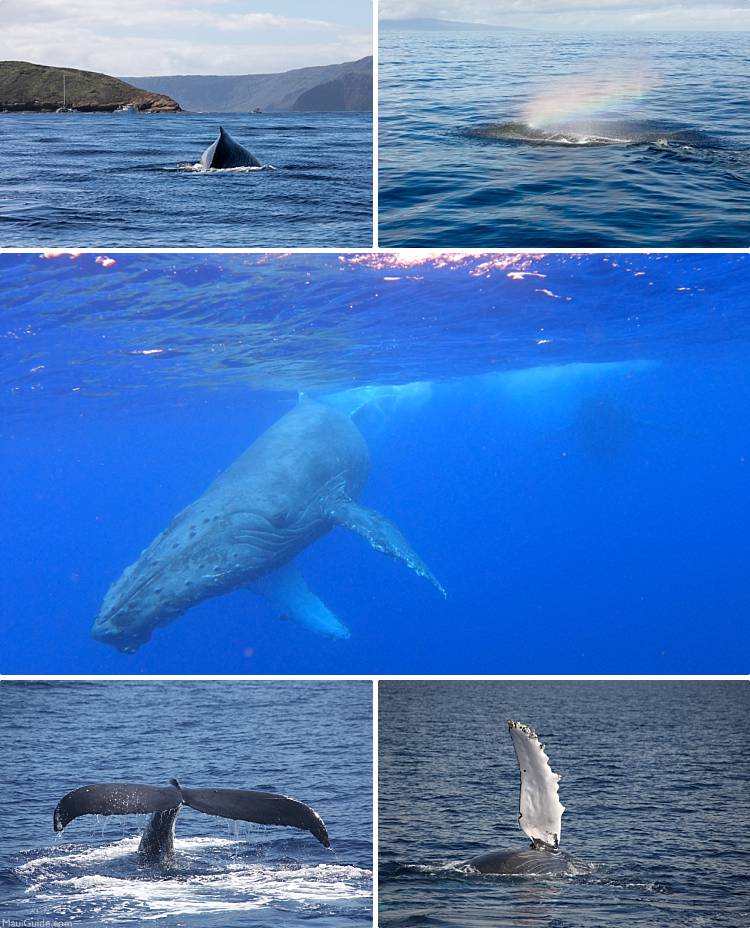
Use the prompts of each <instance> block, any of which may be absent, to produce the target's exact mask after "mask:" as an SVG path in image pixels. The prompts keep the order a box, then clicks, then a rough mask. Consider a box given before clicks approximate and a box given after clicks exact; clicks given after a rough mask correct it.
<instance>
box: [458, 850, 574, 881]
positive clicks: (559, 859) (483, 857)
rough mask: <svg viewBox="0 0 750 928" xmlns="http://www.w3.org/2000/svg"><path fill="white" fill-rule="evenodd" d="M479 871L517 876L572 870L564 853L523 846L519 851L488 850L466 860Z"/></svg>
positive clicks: (559, 874) (555, 873)
mask: <svg viewBox="0 0 750 928" xmlns="http://www.w3.org/2000/svg"><path fill="white" fill-rule="evenodd" d="M467 864H468V866H470V867H473V869H475V870H478V871H479V873H498V874H508V875H514V874H515V875H518V876H524V875H529V876H556V875H558V876H564V875H566V874H570V873H572V872H574V868H573V863H572V861H571V859H570V858H569V857H567V856H566V855H565V854H561V853H560V852H556V851H543V850H537V849H536V848H524V849H523V850H520V851H488V852H487V853H486V854H480V855H479V856H478V857H473V858H472V859H471V860H469V861H467Z"/></svg>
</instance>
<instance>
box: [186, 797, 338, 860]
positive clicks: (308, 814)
mask: <svg viewBox="0 0 750 928" xmlns="http://www.w3.org/2000/svg"><path fill="white" fill-rule="evenodd" d="M182 795H183V798H184V800H185V805H186V806H190V808H191V809H196V810H197V811H198V812H205V813H207V814H208V815H220V816H221V817H222V818H231V819H234V820H236V821H243V822H255V824H257V825H289V826H291V827H292V828H300V829H302V830H303V831H309V832H310V834H311V835H313V836H314V837H316V838H317V839H318V841H320V843H321V844H322V845H323V847H330V846H331V842H330V841H329V839H328V832H327V830H326V826H325V825H324V824H323V819H322V818H321V817H320V816H319V815H318V813H317V812H316V811H315V809H313V808H311V807H310V806H308V805H305V803H304V802H300V801H299V800H298V799H291V798H290V797H289V796H281V795H279V794H278V793H264V792H259V791H257V790H247V789H211V788H208V789H183V790H182Z"/></svg>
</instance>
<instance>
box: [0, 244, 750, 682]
mask: <svg viewBox="0 0 750 928" xmlns="http://www.w3.org/2000/svg"><path fill="white" fill-rule="evenodd" d="M749 268H750V258H749V257H748V256H747V255H740V254H736V255H720V254H714V255H670V256H662V255H643V254H634V255H612V256H608V255H591V256H580V255H579V256H576V255H573V256H569V255H549V256H546V257H544V256H543V257H534V256H528V255H522V256H513V255H488V256H465V257H461V256H453V257H450V256H448V257H432V258H428V259H426V260H425V259H424V257H423V256H422V255H409V254H405V255H401V256H399V255H388V254H364V255H357V254H352V255H336V254H307V255H305V254H302V255H299V254H296V255H283V254H279V255H234V256H233V255H220V256H212V255H145V256H144V255H119V256H118V257H117V260H116V263H115V264H114V265H111V266H105V265H104V264H101V263H99V264H97V257H96V256H95V255H85V256H81V257H79V258H78V259H76V260H71V259H70V258H68V257H61V258H57V259H54V260H42V259H41V258H39V257H37V256H34V255H23V256H5V257H3V258H2V259H1V260H0V281H1V282H2V284H1V285H2V289H3V293H4V297H3V299H4V303H5V312H4V315H3V332H2V333H1V335H0V344H1V346H2V362H1V363H0V372H1V373H2V392H1V393H0V412H1V414H2V415H1V417H0V454H2V460H3V489H4V492H3V494H2V495H1V496H0V547H1V548H2V550H3V552H4V556H3V558H2V559H0V600H1V601H2V612H3V616H4V619H5V621H3V623H2V629H1V631H0V636H1V638H0V651H1V652H2V654H3V669H4V670H5V671H6V672H15V673H61V672H71V673H72V672H76V673H100V672H107V673H140V672H146V673H167V672H169V673H172V672H174V673H177V672H180V673H226V672H234V673H342V672H344V673H364V674H367V673H493V674H494V673H531V674H534V673H553V674H560V673H682V674H684V673H719V672H721V673H744V672H746V671H747V667H748V658H749V657H750V636H749V634H748V625H747V616H748V614H749V613H750V590H749V589H748V583H747V570H748V546H747V522H748V514H750V481H749V480H748V468H749V467H750V430H749V429H748V408H750V381H749V380H748V376H747V370H748V358H749V357H750V319H749V318H748V314H747V280H748V269H749ZM300 391H301V392H304V393H305V394H307V395H308V396H312V397H318V398H328V401H330V402H336V403H338V404H339V405H341V406H343V407H344V408H346V409H347V410H355V409H356V408H357V407H359V412H358V413H357V414H356V419H355V421H356V425H357V427H358V428H359V429H360V430H361V432H362V434H363V436H364V438H365V441H366V442H367V445H368V447H369V451H370V474H369V480H368V483H367V485H366V487H365V489H364V491H363V493H362V496H361V500H362V502H363V503H364V504H365V505H366V506H368V507H372V508H375V509H377V510H379V511H381V512H382V513H384V514H385V515H386V516H387V517H388V518H389V519H390V520H392V521H393V522H395V523H396V524H397V525H398V526H399V527H400V529H401V531H402V532H403V533H404V534H405V536H406V537H407V538H408V539H409V541H410V542H411V544H412V546H413V547H414V548H415V549H416V551H417V552H418V553H419V554H420V555H421V557H422V558H423V559H424V561H425V562H426V563H427V564H428V565H429V567H430V568H431V569H432V571H433V573H434V574H435V575H436V576H437V577H438V579H439V580H440V581H441V583H442V585H443V586H444V587H445V589H446V591H447V599H443V598H442V597H441V596H440V595H439V594H438V593H437V592H436V591H435V590H434V589H433V588H432V587H431V586H430V585H429V584H428V583H426V582H425V581H424V580H422V579H421V578H419V577H418V576H416V575H415V574H414V573H413V572H411V571H409V570H407V569H406V568H405V567H404V566H403V565H402V564H399V563H397V562H395V561H393V560H391V559H389V558H386V557H383V556H382V555H381V554H378V553H377V552H376V551H373V550H372V549H371V548H370V547H369V545H367V544H366V542H365V541H363V539H361V538H359V537H357V536H355V535H353V534H352V533H351V532H348V531H345V530H344V529H341V528H335V529H333V530H332V531H331V532H330V533H329V534H327V535H325V536H324V537H323V538H321V539H320V540H319V541H317V542H315V544H313V545H312V546H310V547H309V548H308V549H307V550H305V551H304V552H302V554H301V555H300V556H299V558H298V566H299V568H300V570H301V571H302V573H303V574H304V576H305V577H306V579H307V582H308V584H309V585H310V587H311V588H312V589H313V590H314V591H315V593H316V594H317V595H318V596H319V597H320V598H321V599H322V600H323V601H324V602H325V603H327V605H328V606H329V608H330V609H331V610H333V611H334V612H335V613H336V614H337V616H338V617H339V618H340V620H341V621H343V622H344V623H345V624H346V625H348V626H349V628H350V630H351V637H350V638H349V639H347V640H338V641H331V640H328V639H326V638H322V637H320V636H317V635H314V634H312V633H310V632H309V631H307V630H306V629H304V628H302V627H300V626H298V625H296V624H295V623H293V622H288V621H287V622H282V621H279V617H278V612H276V611H274V609H273V608H272V607H271V606H270V605H269V603H268V602H267V601H266V600H264V599H262V598H261V597H259V596H257V595H255V594H253V593H252V592H250V591H249V590H237V591H236V592H233V593H231V594H230V595H227V596H222V597H220V598H215V599H210V600H207V601H205V602H203V603H202V604H200V605H198V606H196V607H195V608H193V609H191V610H190V611H188V612H187V613H186V614H184V615H183V616H182V617H180V618H178V619H176V620H175V621H174V622H172V623H171V624H169V625H167V626H165V627H163V628H160V629H158V630H157V631H156V632H155V633H154V636H153V638H152V640H151V641H150V642H149V643H148V644H146V645H144V646H143V647H142V648H141V649H140V650H139V651H137V653H136V654H134V655H124V654H121V653H119V652H116V651H115V650H113V649H112V648H111V647H109V646H107V645H104V644H101V643H99V642H97V641H94V640H93V639H91V637H90V629H91V625H92V622H93V620H94V617H95V615H96V614H97V611H98V610H99V607H100V605H101V602H102V599H103V597H104V595H105V593H106V591H107V589H108V587H109V585H110V584H111V583H112V582H114V581H115V580H116V579H117V578H118V577H119V576H120V574H121V573H122V571H123V570H124V569H125V568H126V567H127V566H128V565H129V564H131V563H132V562H133V561H134V560H135V559H136V558H137V557H138V555H139V553H140V552H141V551H142V550H143V548H144V547H145V546H146V545H147V544H148V543H149V542H150V541H151V540H152V539H153V538H154V537H155V536H156V535H157V534H158V533H159V532H161V531H162V530H163V529H164V528H165V527H166V525H167V524H168V522H169V521H170V520H171V518H172V517H173V516H174V515H175V514H176V513H177V512H178V511H180V510H181V509H182V508H184V507H185V506H186V505H187V504H189V503H190V502H192V501H193V500H194V499H196V498H197V497H198V496H200V495H201V494H202V493H203V491H204V490H205V489H206V487H207V486H208V485H209V483H210V482H211V481H212V480H213V479H214V478H215V477H216V476H217V474H218V473H219V472H221V471H222V470H223V469H225V468H226V467H227V466H228V465H229V464H230V463H231V462H232V461H233V460H235V458H237V457H238V455H240V454H241V453H242V452H243V451H244V450H245V449H246V448H247V447H248V446H249V445H250V444H251V443H252V442H253V441H254V440H255V439H256V438H257V437H258V436H259V435H260V434H261V432H262V431H263V430H264V429H265V428H267V427H268V426H270V425H271V424H272V423H274V422H275V421H276V420H278V419H279V418H280V417H281V416H282V415H284V413H286V412H287V411H289V410H290V409H292V408H293V407H294V405H295V404H296V403H297V399H298V392H300ZM352 391H353V392H352ZM332 394H335V396H334V397H333V398H331V395H332Z"/></svg>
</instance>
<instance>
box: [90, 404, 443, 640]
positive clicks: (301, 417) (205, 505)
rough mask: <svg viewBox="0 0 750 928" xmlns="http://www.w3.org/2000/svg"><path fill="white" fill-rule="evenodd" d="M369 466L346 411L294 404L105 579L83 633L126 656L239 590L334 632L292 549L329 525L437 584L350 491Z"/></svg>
mask: <svg viewBox="0 0 750 928" xmlns="http://www.w3.org/2000/svg"><path fill="white" fill-rule="evenodd" d="M367 471H368V451H367V446H366V444H365V441H364V438H363V437H362V435H361V433H360V432H359V430H358V429H357V427H356V426H355V425H354V423H353V422H352V421H351V419H350V418H349V416H347V415H345V414H344V413H342V412H339V411H338V410H336V409H333V408H331V407H329V406H326V405H323V404H322V403H316V402H312V401H307V400H305V401H303V402H300V403H299V404H298V405H297V406H296V407H295V408H294V409H292V410H291V411H290V412H288V413H287V414H286V415H284V416H282V418H281V419H279V420H278V421H277V422H276V423H274V424H273V425H272V426H271V427H270V428H269V429H267V431H266V432H264V433H263V434H262V435H261V436H260V437H259V438H258V439H257V440H256V441H255V442H254V443H253V444H252V445H251V446H250V447H249V448H248V449H247V451H245V452H244V454H242V455H240V457H239V458H238V459H237V460H236V461H235V462H234V463H233V464H232V465H231V466H230V467H229V468H227V470H225V471H224V472H223V473H222V474H220V475H219V476H218V477H217V478H216V480H214V482H213V483H212V484H211V485H210V486H209V487H208V489H207V490H206V491H205V493H204V494H203V495H202V496H201V497H199V498H198V499H197V500H195V502H193V503H191V504H190V505H189V506H187V508H185V509H183V510H182V512H180V513H178V515H176V516H175V517H174V518H173V519H172V521H171V522H170V524H169V525H168V526H167V528H166V529H165V530H164V531H163V532H162V533H161V534H160V535H158V536H157V537H156V538H155V539H154V541H152V542H151V544H150V545H149V546H148V547H147V548H146V549H145V550H144V551H143V552H142V553H141V556H140V557H139V559H138V560H137V561H136V562H135V563H134V564H132V565H131V566H130V567H128V568H127V569H126V570H125V571H124V572H123V574H122V576H121V577H120V578H119V580H117V581H116V582H115V583H113V584H112V586H111V587H110V588H109V591H108V592H107V594H106V596H105V597H104V601H103V603H102V606H101V608H100V610H99V614H98V616H97V618H96V621H95V622H94V626H93V629H92V635H93V636H94V638H97V639H98V640H100V641H104V642H106V643H108V644H111V645H113V646H114V647H116V648H118V649H119V650H121V651H125V652H128V653H131V652H133V651H135V650H136V649H137V648H138V647H140V646H141V645H142V644H144V643H145V642H146V641H148V639H149V638H150V637H151V634H152V632H153V630H154V629H155V628H156V627H158V626H161V625H166V624H167V623H169V622H171V621H173V620H174V619H176V618H177V617H178V616H180V615H182V614H183V613H184V612H186V611H187V610H188V609H190V608H192V607H193V606H195V605H197V604H198V603H201V602H203V601H204V600H207V599H209V598H211V597H215V596H222V595H224V594H226V593H229V592H231V591H233V590H237V589H240V588H244V587H246V588H249V589H251V590H253V591H254V592H257V593H259V594H261V595H262V596H264V597H265V598H266V599H268V600H269V601H270V602H271V603H272V605H273V606H274V607H275V608H276V609H277V610H278V612H279V614H280V615H283V616H286V617H287V618H291V619H294V620H295V621H297V622H299V623H301V624H303V625H305V626H307V627H308V628H310V629H312V630H314V631H316V632H319V633H321V634H325V635H328V636H330V637H334V638H346V637H348V636H349V630H348V629H347V628H346V626H345V625H343V624H342V623H341V622H340V621H339V619H338V618H337V617H336V616H335V615H334V614H333V613H332V612H331V611H330V610H329V609H328V607H327V606H326V605H325V604H324V603H323V602H321V600H320V599H318V597H317V596H315V594H314V593H313V592H312V591H311V590H310V589H309V588H308V586H307V584H306V583H305V580H304V578H303V577H302V576H301V574H299V572H298V571H297V569H296V567H295V566H294V565H293V564H292V560H293V558H294V557H295V556H296V555H297V554H299V553H300V552H301V551H302V550H303V549H304V548H306V547H308V545H310V544H312V543H313V542H314V541H315V540H316V539H318V538H320V537H321V536H322V535H324V534H325V533H326V532H328V531H329V530H330V529H331V528H333V527H334V526H336V525H341V526H344V527H346V528H349V529H351V530H352V531H354V532H356V533H357V534H359V535H361V536H362V537H363V538H365V539H366V540H367V541H369V543H370V544H371V545H372V547H373V548H375V550H376V551H381V552H383V553H384V554H388V555H390V556H391V557H394V558H397V559H398V560H401V561H403V563H405V564H406V565H407V566H408V567H410V568H411V569H412V570H414V571H415V572H416V573H417V574H418V575H420V576H422V577H424V578H426V579H427V580H429V581H430V582H431V583H432V584H433V585H434V586H435V587H436V588H437V589H438V590H439V591H440V592H441V593H442V594H443V595H445V591H444V590H443V588H442V586H441V585H440V584H439V583H438V581H437V580H436V579H435V577H434V576H433V574H432V572H431V571H430V569H429V568H428V567H427V565H426V564H425V563H424V561H422V559H421V558H420V557H419V555H418V554H417V553H416V552H415V551H414V550H413V549H412V547H411V545H410V544H409V542H408V541H407V540H406V539H405V538H404V536H403V535H402V534H401V532H400V531H399V529H398V528H396V526H395V525H393V523H391V522H389V521H388V519H386V518H385V516H383V515H381V514H380V513H379V512H376V511H375V510H372V509H368V508H366V507H364V506H361V505H360V504H359V503H358V502H357V501H356V500H357V497H358V496H359V493H360V491H361V490H362V488H363V486H364V483H365V480H366V478H367Z"/></svg>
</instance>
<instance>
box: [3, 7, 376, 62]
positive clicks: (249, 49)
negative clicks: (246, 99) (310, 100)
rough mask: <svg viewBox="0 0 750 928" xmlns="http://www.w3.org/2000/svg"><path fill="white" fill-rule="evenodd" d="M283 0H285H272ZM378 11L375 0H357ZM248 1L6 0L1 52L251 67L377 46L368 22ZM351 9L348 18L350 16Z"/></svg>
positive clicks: (341, 56)
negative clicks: (332, 18)
mask: <svg viewBox="0 0 750 928" xmlns="http://www.w3.org/2000/svg"><path fill="white" fill-rule="evenodd" d="M269 2H272V3H273V5H274V6H276V7H279V6H280V4H279V3H278V0H269ZM352 4H353V6H354V7H357V6H358V5H362V6H363V7H364V8H366V9H365V12H367V11H369V10H371V6H370V4H369V0H352ZM249 5H252V4H249V3H246V2H244V0H243V2H240V0H159V2H158V3H155V2H153V0H0V9H1V10H2V20H3V28H2V31H1V32H0V59H11V60H22V61H33V62H36V63H40V64H50V65H56V66H58V67H75V68H83V69H85V70H92V71H103V72H105V73H108V74H130V75H137V74H142V75H145V74H150V75H153V74H174V73H182V74H191V73H192V74H207V73H210V74H243V73H253V72H255V73H259V72H269V71H281V70H286V69H288V68H296V67H304V66H308V65H316V64H332V63H335V62H339V61H344V60H349V59H354V58H361V57H363V56H364V55H369V54H372V36H371V32H370V29H369V21H368V19H367V17H366V16H363V17H362V19H363V21H364V22H366V23H367V26H364V25H363V26H356V25H352V24H351V22H350V23H346V24H342V23H338V22H332V21H329V20H327V19H311V18H306V17H297V16H292V15H285V14H284V13H283V12H282V11H278V10H275V11H273V12H267V11H263V10H257V11H254V12H248V11H247V7H248V6H249ZM351 18H352V17H350V19H351Z"/></svg>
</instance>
